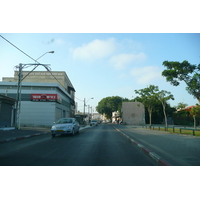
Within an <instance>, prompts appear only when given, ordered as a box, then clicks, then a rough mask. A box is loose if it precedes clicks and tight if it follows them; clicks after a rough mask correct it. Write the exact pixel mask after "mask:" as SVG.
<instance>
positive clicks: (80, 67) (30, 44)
mask: <svg viewBox="0 0 200 200" xmlns="http://www.w3.org/2000/svg"><path fill="white" fill-rule="evenodd" d="M1 35H2V36H3V37H4V38H6V39H7V40H8V41H10V42H11V43H13V44H14V45H15V46H16V47H18V48H19V49H21V50H22V51H23V52H25V53H26V54H28V55H29V56H31V57H32V58H34V59H37V58H39V57H40V56H41V55H43V54H44V53H45V52H48V51H55V53H54V54H50V53H48V54H46V55H44V56H43V57H41V59H40V60H39V61H40V63H43V64H50V67H51V70H52V71H65V72H66V73H67V75H68V77H69V79H70V80H71V82H72V84H73V86H74V88H75V90H76V93H75V97H76V98H75V101H76V102H77V103H78V110H79V111H81V112H82V111H83V100H84V98H85V100H86V102H87V103H86V104H87V105H89V106H90V107H92V109H93V111H94V112H95V108H96V106H97V105H98V102H99V101H101V99H103V98H105V97H108V96H120V97H122V98H128V99H133V98H134V97H136V94H135V93H134V90H139V89H143V88H145V87H148V86H149V85H150V84H151V85H156V86H158V87H159V90H167V91H170V92H171V93H172V94H173V95H174V98H175V100H174V101H172V100H170V101H169V103H170V105H171V106H176V105H178V103H180V102H183V103H186V104H188V105H194V104H196V103H198V102H197V100H196V99H194V98H193V97H192V95H190V94H189V93H188V92H187V91H186V89H185V88H186V85H185V83H184V82H181V84H180V86H177V87H175V86H172V85H171V84H170V83H169V82H166V79H165V77H162V75H161V73H162V71H163V70H164V69H165V68H164V66H163V65H162V63H163V61H165V60H168V61H178V62H182V61H184V60H187V61H188V62H189V63H191V64H196V65H197V64H199V63H200V34H198V33H2V34H1ZM19 63H34V61H33V60H31V59H30V58H29V57H28V56H27V55H25V54H23V53H22V52H21V51H19V50H18V49H17V48H15V47H13V46H12V45H11V44H10V43H8V42H7V41H5V40H4V39H3V38H2V37H0V68H1V73H0V81H1V80H2V77H13V76H14V67H15V66H16V65H18V64H19ZM31 69H32V68H31V67H30V68H27V69H24V70H31ZM37 70H38V71H42V70H44V68H43V67H42V66H40V67H38V68H37ZM91 98H93V99H91ZM86 110H87V108H86Z"/></svg>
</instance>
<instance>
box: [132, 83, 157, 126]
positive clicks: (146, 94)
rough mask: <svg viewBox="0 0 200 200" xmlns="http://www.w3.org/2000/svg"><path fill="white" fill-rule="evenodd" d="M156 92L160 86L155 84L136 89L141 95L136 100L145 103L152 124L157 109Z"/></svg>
mask: <svg viewBox="0 0 200 200" xmlns="http://www.w3.org/2000/svg"><path fill="white" fill-rule="evenodd" d="M156 92H158V86H155V85H149V87H147V88H144V89H140V90H135V93H136V94H138V95H139V96H137V97H136V98H135V100H136V101H139V102H141V103H143V104H144V106H145V107H146V108H147V110H148V113H149V123H150V125H151V124H152V112H153V110H155V109H156V103H157V101H158V100H157V98H156Z"/></svg>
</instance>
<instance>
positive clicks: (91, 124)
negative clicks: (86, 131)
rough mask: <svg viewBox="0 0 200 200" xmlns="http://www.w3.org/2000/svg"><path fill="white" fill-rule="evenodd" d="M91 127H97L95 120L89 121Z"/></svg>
mask: <svg viewBox="0 0 200 200" xmlns="http://www.w3.org/2000/svg"><path fill="white" fill-rule="evenodd" d="M93 125H94V126H98V121H97V120H94V119H93V120H91V121H90V126H93Z"/></svg>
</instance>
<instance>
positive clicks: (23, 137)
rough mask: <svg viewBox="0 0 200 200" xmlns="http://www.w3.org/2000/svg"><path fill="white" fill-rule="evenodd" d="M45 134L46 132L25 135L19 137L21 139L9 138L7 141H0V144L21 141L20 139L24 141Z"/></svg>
mask: <svg viewBox="0 0 200 200" xmlns="http://www.w3.org/2000/svg"><path fill="white" fill-rule="evenodd" d="M47 133H48V132H44V133H36V134H32V135H25V136H21V137H15V138H9V139H5V140H0V143H4V142H11V141H14V140H21V139H25V138H30V137H35V136H39V135H44V134H47Z"/></svg>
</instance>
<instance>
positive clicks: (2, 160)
mask: <svg viewBox="0 0 200 200" xmlns="http://www.w3.org/2000/svg"><path fill="white" fill-rule="evenodd" d="M0 147H1V148H0V165H4V166H152V165H156V162H155V161H154V160H153V159H151V158H150V157H148V156H147V155H146V154H145V153H144V152H142V151H141V150H140V149H139V148H138V147H136V146H135V145H134V144H132V143H131V142H130V141H129V140H127V139H126V138H125V137H124V136H123V135H122V134H120V133H119V132H118V131H116V129H114V128H113V126H111V125H108V124H101V125H99V126H97V127H92V128H88V129H84V130H81V131H80V133H79V134H77V135H75V136H70V135H67V136H57V137H55V138H51V136H50V134H46V135H42V136H39V137H33V138H29V139H25V140H19V141H14V142H9V143H4V144H1V146H0Z"/></svg>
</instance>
